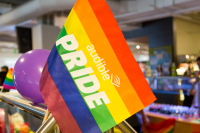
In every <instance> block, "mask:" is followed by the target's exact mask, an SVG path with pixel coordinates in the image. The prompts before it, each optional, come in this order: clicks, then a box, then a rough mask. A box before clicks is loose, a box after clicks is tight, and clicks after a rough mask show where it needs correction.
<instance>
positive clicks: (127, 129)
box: [116, 121, 137, 133]
mask: <svg viewBox="0 0 200 133" xmlns="http://www.w3.org/2000/svg"><path fill="white" fill-rule="evenodd" d="M116 127H117V128H118V129H119V130H120V131H121V132H123V133H137V132H136V131H135V130H134V129H133V128H132V127H131V126H130V125H129V124H128V122H126V121H123V122H121V123H120V124H118V125H117V126H116Z"/></svg>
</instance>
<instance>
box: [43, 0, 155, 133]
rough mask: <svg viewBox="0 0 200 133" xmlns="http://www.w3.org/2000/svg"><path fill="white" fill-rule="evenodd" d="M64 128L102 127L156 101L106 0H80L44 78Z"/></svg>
mask: <svg viewBox="0 0 200 133" xmlns="http://www.w3.org/2000/svg"><path fill="white" fill-rule="evenodd" d="M40 90H41V94H42V96H43V98H44V101H45V103H46V105H47V107H48V108H49V110H50V112H51V113H52V115H53V116H54V118H55V120H56V122H57V124H58V125H59V127H60V129H61V131H62V132H63V133H67V132H69V133H100V132H105V131H107V130H108V129H110V128H111V127H113V126H115V125H117V124H118V123H120V122H122V121H124V120H125V119H126V118H128V117H130V116H131V115H133V114H135V113H136V112H138V111H139V110H141V109H143V108H144V107H146V106H148V105H149V104H151V103H152V102H153V101H155V99H156V98H155V96H154V95H153V93H152V91H151V89H150V87H149V85H148V83H147V82H146V79H145V77H144V76H143V73H142V72H141V70H140V68H139V66H138V64H137V62H136V60H135V59H134V57H133V55H132V53H131V51H130V49H129V47H128V45H127V43H126V40H125V38H124V37H123V34H122V32H121V30H120V28H119V26H118V24H117V22H116V20H115V18H114V16H113V15H112V12H111V10H110V8H109V7H108V5H107V3H106V0H77V2H76V3H75V5H74V7H73V8H72V10H71V12H70V14H69V16H68V18H67V20H66V22H65V23H64V26H63V28H62V30H61V32H60V34H59V35H58V38H57V40H56V42H55V44H54V46H53V48H52V51H51V53H50V55H49V57H48V60H47V62H46V64H45V67H44V69H43V72H42V77H41V79H40Z"/></svg>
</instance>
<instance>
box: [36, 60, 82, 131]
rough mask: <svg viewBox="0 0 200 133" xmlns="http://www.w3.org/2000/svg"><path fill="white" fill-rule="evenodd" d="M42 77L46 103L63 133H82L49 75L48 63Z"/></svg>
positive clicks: (41, 83)
mask: <svg viewBox="0 0 200 133" xmlns="http://www.w3.org/2000/svg"><path fill="white" fill-rule="evenodd" d="M42 76H43V78H41V80H40V91H41V94H42V97H43V98H44V99H45V103H46V105H47V106H48V108H49V110H50V112H51V113H52V114H53V116H54V118H55V120H56V122H57V123H58V125H59V128H60V129H61V131H62V133H72V132H75V133H82V132H81V130H80V128H79V126H78V124H77V123H76V121H75V119H74V117H73V116H72V114H71V112H70V110H69V108H68V107H67V105H66V103H65V101H64V99H63V97H62V96H61V94H60V92H59V91H58V88H57V87H56V85H55V83H54V81H53V79H52V78H51V76H50V74H49V71H48V63H46V64H45V67H44V69H43V72H42ZM63 118H64V119H63Z"/></svg>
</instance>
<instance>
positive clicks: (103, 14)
mask: <svg viewBox="0 0 200 133" xmlns="http://www.w3.org/2000/svg"><path fill="white" fill-rule="evenodd" d="M88 1H89V3H90V5H91V7H92V9H93V12H94V13H95V15H96V17H97V19H98V21H99V23H100V25H101V27H102V29H103V31H104V33H105V35H106V37H107V38H108V41H109V42H110V44H111V46H112V49H113V50H114V52H115V54H116V56H117V58H118V60H119V62H120V64H121V66H122V68H123V69H124V71H125V73H126V75H127V76H128V78H129V80H130V82H131V84H132V86H133V87H134V89H135V91H136V92H137V94H138V96H139V97H140V99H141V100H142V103H143V104H144V106H147V105H149V104H151V103H152V102H153V101H154V100H156V98H155V96H154V95H153V93H152V91H151V89H150V87H149V85H148V83H147V81H146V80H145V77H144V75H143V74H142V72H141V70H140V67H139V66H138V64H137V62H136V60H135V58H134V57H133V55H132V53H131V51H130V49H129V47H128V45H122V44H125V43H126V40H125V39H124V36H123V34H122V32H121V30H120V28H119V26H118V24H117V22H116V20H115V18H114V16H113V14H112V12H111V10H110V8H109V7H108V5H107V3H106V1H105V0H88ZM84 2H85V3H87V2H86V1H84ZM84 2H83V3H84ZM96 5H98V6H96ZM86 9H87V8H85V9H84V10H86ZM102 9H103V10H102ZM89 16H90V15H88V17H89ZM88 19H89V18H88ZM90 21H91V20H90ZM88 26H89V24H88ZM116 27H118V28H116ZM94 33H95V32H94ZM99 41H101V39H100V38H99Z"/></svg>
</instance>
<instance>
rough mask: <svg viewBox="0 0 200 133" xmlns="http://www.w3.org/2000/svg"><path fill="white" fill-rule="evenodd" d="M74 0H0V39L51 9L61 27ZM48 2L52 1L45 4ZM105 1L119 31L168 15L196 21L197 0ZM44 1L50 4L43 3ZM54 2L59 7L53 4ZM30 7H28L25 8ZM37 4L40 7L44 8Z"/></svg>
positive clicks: (12, 35)
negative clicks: (16, 27) (17, 26)
mask: <svg viewBox="0 0 200 133" xmlns="http://www.w3.org/2000/svg"><path fill="white" fill-rule="evenodd" d="M75 1H76V0H0V20H3V21H0V43H1V42H5V41H7V42H15V43H16V34H15V26H16V25H19V26H25V27H33V26H35V25H37V24H38V22H40V20H41V19H39V18H40V17H41V16H44V15H48V14H52V13H54V15H55V16H57V18H59V17H58V16H60V17H61V18H60V19H58V20H56V19H55V20H54V21H55V22H54V23H55V24H56V25H58V26H60V25H61V26H60V27H62V24H63V21H64V20H65V19H66V18H67V14H66V13H68V12H69V11H70V10H71V8H72V6H73V4H74V3H75ZM50 2H56V3H52V4H49V3H50ZM59 2H60V3H59ZM67 2H69V3H67ZM107 2H108V5H109V6H110V8H111V11H112V12H113V15H114V16H115V18H116V20H117V22H118V24H119V26H120V28H121V30H122V31H128V30H134V29H138V28H141V25H142V24H141V23H142V22H145V21H150V20H155V19H160V18H165V17H170V16H172V17H178V18H182V19H185V20H188V21H192V22H195V23H200V21H199V20H200V0H107ZM39 4H42V5H39ZM48 4H49V6H50V7H45V5H48ZM55 4H57V6H59V7H60V8H53V6H54V5H55ZM34 6H37V7H34ZM44 7H45V8H44ZM31 8H32V11H28V10H27V9H31ZM39 8H42V9H43V8H44V10H42V9H39ZM22 9H23V10H22ZM24 9H26V10H24ZM35 9H38V11H37V10H35ZM55 9H56V10H55ZM45 10H46V11H45ZM26 12H27V14H26ZM13 14H16V15H13ZM5 18H6V19H5ZM54 18H56V17H54ZM4 20H5V21H4ZM127 41H128V42H129V44H130V45H133V46H132V47H135V46H136V45H137V44H140V45H141V49H142V48H143V47H144V49H146V47H148V46H147V45H146V44H148V38H145V37H144V38H137V39H136V40H134V39H133V40H127ZM133 42H134V43H133ZM3 46H4V45H3ZM4 47H5V46H4ZM15 47H16V46H15ZM0 48H1V44H0Z"/></svg>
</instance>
